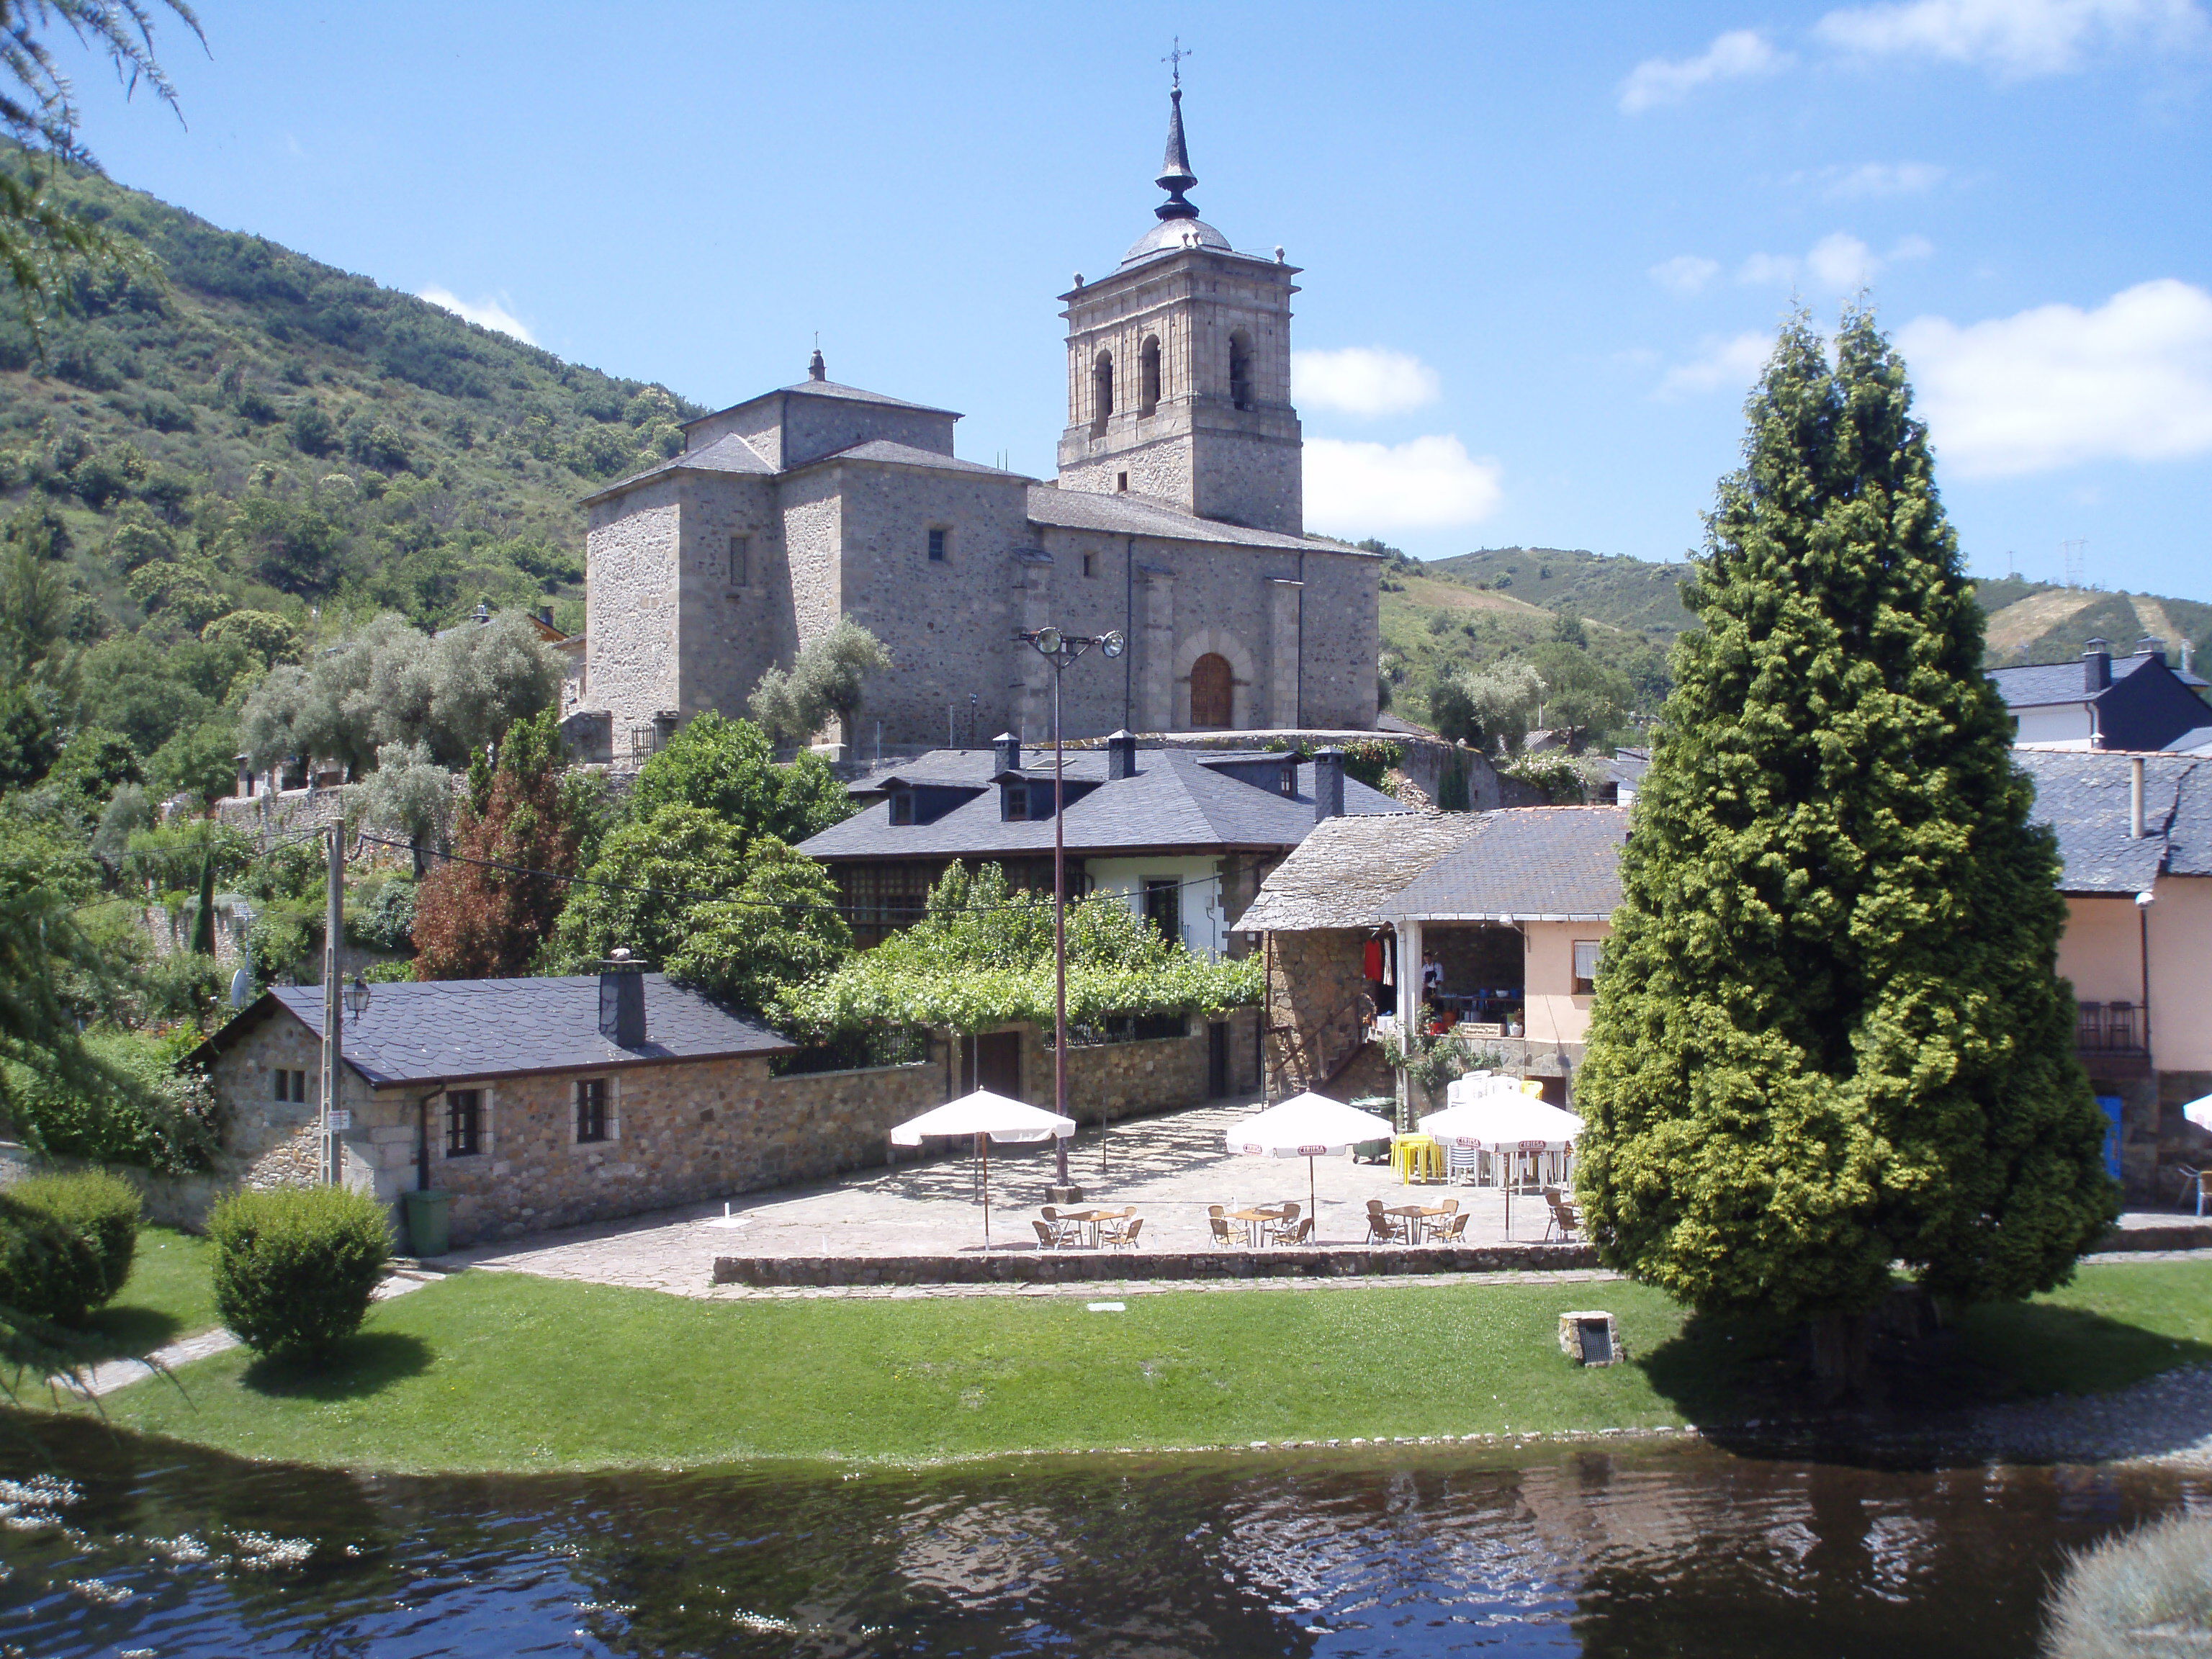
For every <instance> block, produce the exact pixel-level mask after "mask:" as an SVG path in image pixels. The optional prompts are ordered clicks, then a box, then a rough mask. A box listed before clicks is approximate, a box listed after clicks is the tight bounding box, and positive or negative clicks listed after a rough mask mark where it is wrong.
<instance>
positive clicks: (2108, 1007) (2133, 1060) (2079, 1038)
mask: <svg viewBox="0 0 2212 1659" xmlns="http://www.w3.org/2000/svg"><path fill="white" fill-rule="evenodd" d="M2075 1008H2076V1012H2075V1021H2074V1047H2075V1050H2076V1051H2077V1052H2078V1053H2079V1054H2081V1060H2082V1062H2083V1063H2084V1064H2085V1065H2087V1066H2088V1067H2089V1069H2090V1070H2091V1071H2092V1072H2093V1073H2104V1074H2106V1075H2107V1076H2113V1077H2120V1076H2130V1077H2132V1076H2138V1075H2147V1074H2148V1072H2149V1070H2150V1053H2149V1051H2148V1049H2147V1048H2145V1047H2144V1046H2143V1036H2144V1033H2143V1029H2142V1010H2141V1009H2140V1008H2138V1007H2137V1006H2136V1005H2135V1004H2134V1003H2132V1002H2083V1003H2078V1004H2076V1005H2075Z"/></svg>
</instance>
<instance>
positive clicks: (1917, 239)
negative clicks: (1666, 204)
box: [1735, 230, 1936, 294]
mask: <svg viewBox="0 0 2212 1659" xmlns="http://www.w3.org/2000/svg"><path fill="white" fill-rule="evenodd" d="M1935 251H1936V245H1935V244H1934V243H1933V242H1930V241H1929V240H1928V239H1927V238H1926V237H1925V236H1906V237H1904V238H1902V239H1900V240H1899V241H1898V242H1897V244H1896V245H1895V246H1893V247H1892V248H1891V249H1890V250H1889V252H1887V253H1876V252H1875V251H1874V250H1873V249H1872V248H1870V247H1869V246H1867V245H1866V244H1865V243H1864V242H1862V241H1861V240H1859V239H1858V238H1857V237H1856V236H1853V235H1851V234H1849V233H1848V232H1845V231H1840V230H1838V231H1832V232H1830V233H1829V234H1827V235H1826V236H1823V237H1822V238H1821V239H1820V240H1819V241H1817V242H1815V243H1814V244H1813V246H1811V247H1810V248H1808V250H1807V251H1806V252H1805V256H1804V257H1803V258H1798V257H1797V256H1796V255H1795V254H1791V253H1754V254H1753V255H1752V256H1751V257H1750V258H1747V259H1746V260H1745V261H1744V262H1743V264H1741V266H1739V267H1738V268H1737V270H1736V273H1735V279H1736V281H1737V282H1739V283H1746V284H1755V283H1795V282H1796V281H1797V279H1798V278H1799V276H1804V277H1805V278H1806V279H1807V280H1808V281H1809V282H1811V283H1813V284H1814V286H1815V287H1816V288H1818V289H1820V290H1822V291H1823V292H1826V293H1835V294H1849V293H1850V292H1851V291H1852V290H1854V289H1861V288H1864V287H1865V286H1866V285H1867V284H1868V283H1871V282H1872V281H1874V279H1875V277H1877V276H1880V275H1881V273H1882V272H1883V271H1884V270H1887V269H1888V268H1889V267H1890V266H1892V265H1893V264H1902V263H1904V262H1905V260H1908V259H1924V258H1927V257H1928V256H1929V254H1931V253H1933V252H1935Z"/></svg>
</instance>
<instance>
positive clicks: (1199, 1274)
mask: <svg viewBox="0 0 2212 1659" xmlns="http://www.w3.org/2000/svg"><path fill="white" fill-rule="evenodd" d="M1597 1265H1598V1260H1597V1252H1596V1250H1595V1249H1592V1248H1591V1247H1590V1246H1589V1245H1588V1244H1467V1245H1451V1244H1443V1245H1417V1246H1414V1247H1412V1248H1410V1249H1409V1248H1407V1247H1406V1246H1404V1245H1395V1246H1389V1247H1384V1248H1376V1249H1358V1248H1354V1249H1302V1250H1300V1249H1272V1250H1163V1251H1152V1250H1135V1251H1126V1252H1125V1251H1118V1250H1066V1251H1061V1250H1026V1251H1021V1252H1018V1253H1013V1254H1009V1255H877V1256H843V1255H718V1256H716V1257H715V1258H714V1283H716V1284H717V1285H761V1286H774V1285H996V1284H1022V1283H1027V1284H1038V1285H1072V1284H1084V1283H1087V1282H1090V1281H1093V1280H1097V1279H1348V1278H1356V1277H1363V1276H1369V1275H1376V1276H1395V1275H1398V1274H1405V1275H1409V1276H1418V1275H1420V1274H1425V1273H1500V1272H1504V1271H1506V1270H1509V1269H1513V1268H1530V1269H1547V1270H1548V1269H1570V1268H1572V1269H1583V1268H1590V1267H1596V1266H1597Z"/></svg>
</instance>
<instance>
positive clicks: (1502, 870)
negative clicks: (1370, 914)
mask: <svg viewBox="0 0 2212 1659" xmlns="http://www.w3.org/2000/svg"><path fill="white" fill-rule="evenodd" d="M1628 813H1629V809H1628V808H1627V807H1625V806H1510V807H1506V808H1504V810H1502V811H1496V812H1484V813H1480V814H1479V815H1478V816H1479V817H1480V819H1481V826H1480V829H1477V830H1476V832H1475V833H1474V836H1470V837H1469V838H1468V840H1467V841H1465V842H1462V843H1461V845H1460V846H1459V847H1458V848H1456V849H1455V850H1454V851H1451V852H1449V853H1447V854H1444V855H1443V857H1442V858H1441V859H1438V860H1436V861H1435V862H1434V863H1433V864H1431V866H1429V867H1428V868H1427V869H1426V870H1425V871H1424V872H1422V873H1420V874H1419V875H1418V876H1416V877H1415V878H1413V880H1412V881H1410V882H1408V883H1407V884H1406V885H1405V886H1404V887H1402V888H1401V889H1400V890H1398V892H1397V893H1396V894H1395V896H1393V897H1392V898H1390V899H1389V902H1386V903H1385V904H1384V905H1383V915H1386V916H1390V917H1398V916H1405V917H1411V918H1413V919H1416V920H1419V921H1498V920H1499V919H1500V918H1502V917H1505V916H1511V917H1514V918H1515V919H1516V920H1517V921H1603V920H1605V919H1606V918H1607V917H1608V916H1610V915H1612V914H1613V911H1614V909H1615V908H1617V907H1618V906H1619V905H1620V848H1621V846H1622V844H1623V843H1624V842H1626V840H1627V839H1628Z"/></svg>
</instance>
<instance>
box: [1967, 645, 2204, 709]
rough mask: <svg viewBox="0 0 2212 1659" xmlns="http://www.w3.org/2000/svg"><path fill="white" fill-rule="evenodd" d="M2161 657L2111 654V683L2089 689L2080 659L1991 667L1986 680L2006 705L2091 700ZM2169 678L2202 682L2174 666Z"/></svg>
mask: <svg viewBox="0 0 2212 1659" xmlns="http://www.w3.org/2000/svg"><path fill="white" fill-rule="evenodd" d="M2163 661H2164V659H2163V658H2155V657H2150V656H2127V657H2114V658H2113V659H2112V683H2111V684H2108V685H2106V686H2105V687H2104V688H2103V689H2102V690H2097V691H2091V690H2089V689H2088V685H2087V679H2086V678H2085V671H2084V669H2083V668H2082V666H2081V659H2080V658H2078V657H2077V658H2075V659H2074V660H2073V661H2072V662H2039V663H2028V664H2026V665H2022V666H2021V667H2018V668H1992V669H1990V671H1989V672H1990V680H1991V681H1992V682H1993V683H1994V684H1996V688H1997V691H1998V694H1999V695H2000V696H2002V697H2003V698H2004V700H2005V706H2006V707H2007V708H2047V707H2049V706H2051V705H2052V704H2054V703H2067V702H2097V701H2098V700H2099V699H2100V698H2102V697H2105V696H2109V695H2111V692H2112V687H2113V686H2115V685H2118V684H2121V683H2122V682H2124V680H2126V679H2127V678H2128V677H2129V676H2130V675H2131V674H2134V673H2136V672H2137V671H2139V670H2142V669H2144V668H2148V666H2149V665H2151V664H2152V663H2153V662H2163ZM2173 678H2176V679H2178V680H2179V681H2180V682H2181V683H2182V684H2184V685H2186V686H2190V687H2191V688H2202V687H2203V685H2204V681H2203V680H2202V679H2200V678H2197V676H2196V675H2195V674H2191V673H2185V672H2183V671H2181V670H2180V669H2178V668H2177V669H2174V670H2173Z"/></svg>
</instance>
